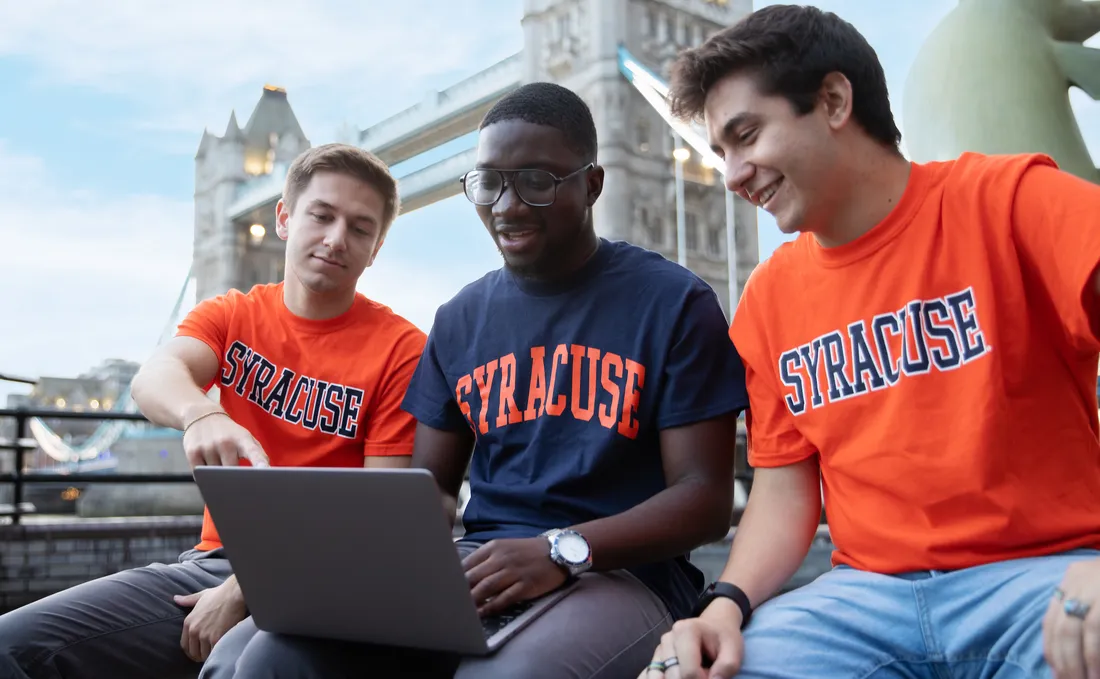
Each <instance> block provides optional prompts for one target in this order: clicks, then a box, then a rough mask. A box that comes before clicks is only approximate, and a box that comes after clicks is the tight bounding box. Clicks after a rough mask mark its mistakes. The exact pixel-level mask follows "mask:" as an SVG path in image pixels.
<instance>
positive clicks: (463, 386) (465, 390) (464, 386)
mask: <svg viewBox="0 0 1100 679" xmlns="http://www.w3.org/2000/svg"><path fill="white" fill-rule="evenodd" d="M472 388H473V380H471V379H470V376H469V375H463V376H462V377H461V378H459V380H458V384H457V385H455V401H457V402H458V409H459V410H461V411H462V414H463V415H464V416H465V417H466V421H467V422H469V423H470V426H471V427H473V426H474V416H473V415H472V414H471V413H470V404H469V403H467V402H466V401H464V400H462V395H463V394H469V393H470V390H471V389H472Z"/></svg>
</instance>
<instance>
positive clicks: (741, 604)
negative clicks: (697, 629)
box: [692, 580, 752, 629]
mask: <svg viewBox="0 0 1100 679" xmlns="http://www.w3.org/2000/svg"><path fill="white" fill-rule="evenodd" d="M716 604H722V606H723V608H719V609H718V610H719V611H722V610H728V609H727V608H725V607H726V606H727V605H728V606H733V607H734V608H736V609H737V616H736V617H737V620H738V624H739V626H740V627H741V628H742V629H743V628H744V627H745V625H747V624H749V618H751V617H752V602H750V601H749V597H748V595H746V594H745V592H744V591H743V590H742V589H741V588H740V587H738V586H737V585H734V584H732V583H729V582H723V581H721V580H719V581H717V582H712V583H711V584H710V585H709V586H708V587H707V588H706V589H705V590H703V593H702V595H701V596H700V597H699V601H698V603H696V604H695V610H694V611H692V614H693V615H694V616H695V617H702V616H703V613H705V612H706V611H708V610H709V609H711V608H712V607H714V606H715V605H716ZM716 615H717V614H716Z"/></svg>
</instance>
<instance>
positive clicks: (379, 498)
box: [195, 467, 572, 655]
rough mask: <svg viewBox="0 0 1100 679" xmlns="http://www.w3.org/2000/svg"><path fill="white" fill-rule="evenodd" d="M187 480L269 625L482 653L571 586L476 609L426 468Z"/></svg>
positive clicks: (214, 471) (242, 472)
mask: <svg viewBox="0 0 1100 679" xmlns="http://www.w3.org/2000/svg"><path fill="white" fill-rule="evenodd" d="M195 481H196V482H197V483H198V486H199V489H200V490H201V492H202V496H203V499H204V500H205V502H206V504H207V507H208V508H209V510H210V515H211V518H212V519H213V520H214V524H215V525H216V526H217V529H218V534H219V535H220V536H221V539H222V544H223V545H224V546H225V552H226V556H228V557H229V560H230V561H231V563H232V565H233V572H234V573H236V575H237V581H238V583H239V584H240V586H241V591H242V593H243V594H244V598H245V601H246V602H247V604H248V608H249V612H250V613H251V614H252V618H253V620H254V621H255V623H256V626H257V627H259V628H260V629H262V630H266V631H268V632H277V633H282V634H295V635H301V636H307V637H318V638H324V639H339V640H345V641H358V642H366V643H372V644H384V645H390V646H403V647H409V648H422V649H429V650H433V651H448V652H453V653H460V654H464V655H486V654H489V653H492V652H493V651H495V650H496V649H497V648H499V647H500V646H501V645H502V644H503V643H504V642H505V641H507V640H508V639H509V638H510V637H511V636H513V635H514V634H515V633H516V632H518V631H519V630H520V629H522V628H523V627H524V626H526V625H527V624H528V623H530V622H531V621H532V620H533V619H535V618H536V617H537V616H538V615H540V614H541V613H543V612H544V611H545V610H546V609H547V608H548V607H549V606H550V605H552V604H553V603H555V602H556V601H558V600H559V599H561V598H562V597H564V596H566V595H567V594H568V593H569V592H570V591H571V590H572V587H571V586H565V587H563V588H560V589H558V590H555V591H554V592H551V593H549V594H547V595H546V596H544V597H541V598H539V599H536V600H534V601H530V602H525V603H524V604H521V605H519V606H517V607H516V608H515V609H512V610H509V611H507V612H506V613H505V614H502V615H500V616H496V617H489V618H484V619H483V618H481V617H480V616H479V615H478V613H477V608H476V607H475V606H474V602H473V599H472V598H471V596H470V586H469V584H468V583H467V582H466V577H465V575H464V573H463V570H462V564H461V560H460V559H459V556H458V552H457V551H456V550H455V547H454V539H453V537H452V535H451V530H450V525H449V523H448V521H447V519H446V516H445V511H444V509H443V499H442V495H441V494H440V492H439V488H438V487H437V486H436V483H435V479H434V477H432V475H431V473H430V472H428V471H426V470H423V469H335V468H299V467H270V468H252V467H196V468H195Z"/></svg>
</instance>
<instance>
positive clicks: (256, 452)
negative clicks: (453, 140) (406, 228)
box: [0, 145, 425, 679]
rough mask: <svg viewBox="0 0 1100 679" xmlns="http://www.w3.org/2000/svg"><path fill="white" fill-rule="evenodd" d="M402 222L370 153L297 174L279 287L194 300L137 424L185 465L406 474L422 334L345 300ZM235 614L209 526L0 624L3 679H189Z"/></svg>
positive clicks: (388, 182) (379, 310)
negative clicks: (409, 409)
mask: <svg viewBox="0 0 1100 679" xmlns="http://www.w3.org/2000/svg"><path fill="white" fill-rule="evenodd" d="M398 209H399V207H398V196H397V185H396V182H395V180H394V179H393V177H392V176H391V175H390V173H389V171H388V169H387V168H386V166H385V165H384V164H382V163H381V162H380V161H379V160H378V159H377V158H375V157H374V156H372V155H370V154H369V153H366V152H364V151H362V150H360V149H357V148H355V147H350V146H343V145H329V146H321V147H318V148H314V149H311V150H309V151H306V152H305V153H304V154H302V155H301V156H299V157H298V158H297V159H296V160H295V161H294V163H293V165H291V167H290V170H289V174H288V176H287V180H286V187H285V190H284V193H283V199H282V200H280V201H279V204H278V206H277V208H276V217H277V226H276V230H277V233H278V234H279V237H280V238H282V239H284V240H285V241H286V278H285V281H284V282H283V283H279V284H273V285H260V286H256V287H254V288H253V289H252V290H251V291H250V292H248V293H247V294H242V293H240V292H237V291H235V290H234V291H230V292H229V293H228V294H226V295H222V296H220V297H216V298H214V299H210V300H206V301H203V302H201V303H200V304H199V305H198V306H196V308H195V309H194V310H193V311H192V312H191V313H190V314H188V316H187V317H186V318H185V319H184V321H183V323H182V324H181V325H180V328H179V332H178V334H177V336H176V337H175V338H173V339H172V340H171V341H169V342H167V343H165V345H164V346H162V347H160V348H159V349H158V350H157V351H156V353H155V354H154V355H153V356H152V357H151V358H150V359H149V361H148V362H147V363H146V364H145V365H144V366H142V369H141V371H140V372H139V373H138V375H137V377H136V378H135V379H134V382H133V387H132V393H133V397H134V400H135V401H136V402H137V404H138V405H139V406H140V408H141V410H142V412H143V413H144V414H145V415H146V416H147V417H148V418H149V419H150V420H152V421H153V422H156V423H158V424H160V425H162V426H167V427H173V428H176V429H181V430H183V432H184V434H183V448H184V452H185V453H186V455H187V459H188V461H189V462H190V463H191V464H192V466H194V465H199V464H205V465H236V464H252V465H264V466H267V465H280V466H349V467H350V466H362V465H366V466H368V467H374V466H382V467H395V466H400V467H404V466H408V464H409V460H410V456H411V453H412V443H413V436H414V432H415V421H414V420H413V418H412V417H410V416H409V415H408V414H407V413H405V412H403V411H402V410H401V408H400V405H401V399H402V398H403V397H404V395H405V390H406V388H407V386H408V382H409V379H410V378H411V376H412V374H413V371H414V369H415V367H416V363H417V361H418V360H419V356H420V353H421V351H422V350H423V347H424V342H425V336H424V333H422V332H421V331H420V330H418V329H417V328H416V327H415V326H413V325H412V324H411V323H409V322H408V321H406V320H405V319H403V318H401V317H400V316H397V315H396V314H394V313H393V312H392V311H390V310H389V309H388V308H386V307H384V306H382V305H380V304H377V303H375V302H372V301H370V300H368V299H367V298H365V297H363V296H362V295H360V294H358V293H357V292H356V290H355V285H356V282H357V281H358V279H359V277H360V275H361V274H362V273H363V271H364V269H366V268H367V267H368V266H370V265H371V263H372V262H373V261H374V258H375V257H376V256H377V255H378V251H379V249H380V248H381V247H382V242H383V240H384V239H385V236H386V232H387V230H388V229H389V227H390V225H391V224H392V223H393V220H394V218H395V216H396V215H397V212H398ZM212 386H217V387H218V391H219V394H220V399H219V401H214V400H212V399H210V398H209V397H208V396H207V395H206V392H207V391H208V390H209V389H210V387H212ZM287 541H288V545H287V549H293V544H292V541H293V536H289V535H288V536H287ZM246 616H247V611H246V608H245V604H244V602H243V600H242V596H241V591H240V588H239V587H238V586H237V583H236V580H235V578H234V577H233V575H232V570H231V568H230V565H229V562H228V560H227V559H226V558H225V555H224V552H223V550H222V547H221V543H220V542H219V540H218V534H217V531H216V529H215V527H214V525H213V524H212V523H211V521H210V516H209V513H207V514H206V516H205V517H204V523H203V528H202V541H201V542H200V543H199V544H198V545H197V546H196V548H195V549H194V550H192V551H189V552H186V553H184V554H182V555H181V556H180V559H179V562H178V563H173V564H169V565H164V564H153V565H151V566H148V567H145V568H137V569H134V570H129V571H124V572H121V573H117V574H115V575H112V576H108V577H105V578H102V579H100V580H96V581H92V582H88V583H85V584H83V585H80V586H78V587H74V588H72V589H69V590H66V591H64V592H61V593H58V594H55V595H53V596H51V597H48V598H46V599H43V600H41V601H39V602H36V603H34V604H31V605H28V606H25V607H23V608H20V609H18V610H15V611H13V612H11V613H8V614H7V615H5V616H3V617H0V675H2V676H4V677H16V678H19V677H24V678H26V677H51V678H52V677H58V676H65V677H77V676H110V677H112V678H119V679H122V678H124V677H167V676H180V675H185V676H186V675H192V676H193V675H194V674H195V673H197V672H198V671H199V667H200V665H199V663H201V662H203V661H204V660H207V659H208V657H210V655H211V649H212V648H213V649H214V656H218V655H219V654H220V653H222V652H223V651H229V650H233V652H232V653H230V656H231V657H235V655H237V654H238V653H239V648H236V646H240V645H241V644H243V643H244V642H247V640H248V637H249V636H250V635H251V633H252V632H253V631H254V629H255V627H254V626H253V625H251V623H250V621H249V622H247V623H242V621H243V620H245V618H246ZM238 630H239V631H238ZM227 633H228V634H229V636H228V637H225V638H223V636H224V635H226V634H227ZM234 636H237V637H239V638H238V639H237V640H236V641H234ZM231 647H232V648H231ZM209 664H210V665H212V666H216V665H217V661H216V659H212V660H211V661H210V663H209Z"/></svg>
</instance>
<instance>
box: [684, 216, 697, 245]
mask: <svg viewBox="0 0 1100 679" xmlns="http://www.w3.org/2000/svg"><path fill="white" fill-rule="evenodd" d="M684 242H685V244H686V245H687V251H688V252H698V251H699V218H698V216H696V214H695V213H694V212H687V213H685V214H684Z"/></svg>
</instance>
